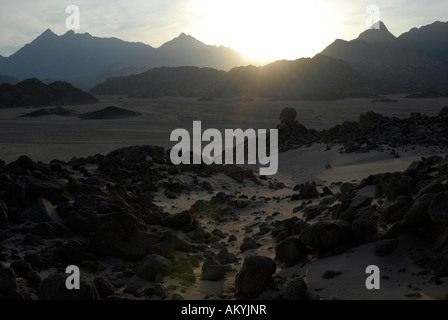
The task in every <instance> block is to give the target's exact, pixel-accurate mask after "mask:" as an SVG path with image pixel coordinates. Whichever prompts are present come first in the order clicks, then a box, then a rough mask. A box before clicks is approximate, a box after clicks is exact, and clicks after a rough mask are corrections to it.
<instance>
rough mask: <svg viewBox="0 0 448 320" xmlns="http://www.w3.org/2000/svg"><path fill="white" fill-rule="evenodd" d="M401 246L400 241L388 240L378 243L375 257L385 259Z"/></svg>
mask: <svg viewBox="0 0 448 320" xmlns="http://www.w3.org/2000/svg"><path fill="white" fill-rule="evenodd" d="M398 244H399V241H398V239H387V240H381V241H378V243H377V244H376V246H375V255H376V256H377V257H385V256H388V255H390V254H391V253H393V252H394V251H395V249H396V248H397V246H398Z"/></svg>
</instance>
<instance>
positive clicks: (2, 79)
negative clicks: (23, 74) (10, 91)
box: [0, 75, 20, 84]
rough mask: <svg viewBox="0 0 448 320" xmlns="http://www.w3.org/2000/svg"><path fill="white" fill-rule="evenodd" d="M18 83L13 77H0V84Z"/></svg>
mask: <svg viewBox="0 0 448 320" xmlns="http://www.w3.org/2000/svg"><path fill="white" fill-rule="evenodd" d="M19 82H20V81H19V80H17V79H16V78H14V77H10V76H3V75H0V84H2V83H9V84H16V83H19Z"/></svg>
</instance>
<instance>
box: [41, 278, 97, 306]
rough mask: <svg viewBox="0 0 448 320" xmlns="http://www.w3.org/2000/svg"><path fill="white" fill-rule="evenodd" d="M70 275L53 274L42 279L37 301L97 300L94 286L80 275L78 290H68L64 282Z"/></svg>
mask: <svg viewBox="0 0 448 320" xmlns="http://www.w3.org/2000/svg"><path fill="white" fill-rule="evenodd" d="M69 276H70V274H59V273H55V274H52V275H50V276H48V277H47V278H46V279H44V280H43V281H42V283H41V285H40V287H39V290H38V297H39V300H98V292H97V290H96V288H95V285H94V284H93V283H92V282H91V281H90V280H89V279H87V278H86V277H84V276H83V275H80V280H79V287H80V288H79V290H77V289H72V290H69V289H67V287H66V280H67V278H68V277H69Z"/></svg>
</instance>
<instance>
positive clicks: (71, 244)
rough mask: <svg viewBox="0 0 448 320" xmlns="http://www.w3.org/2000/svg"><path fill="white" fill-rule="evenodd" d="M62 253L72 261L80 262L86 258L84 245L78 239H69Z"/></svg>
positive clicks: (63, 246)
mask: <svg viewBox="0 0 448 320" xmlns="http://www.w3.org/2000/svg"><path fill="white" fill-rule="evenodd" d="M62 254H63V255H64V257H65V258H66V259H67V260H68V261H69V262H70V263H80V262H82V261H83V260H84V255H85V250H84V246H83V245H82V244H81V243H80V242H79V241H76V240H69V241H67V242H65V243H64V244H63V245H62Z"/></svg>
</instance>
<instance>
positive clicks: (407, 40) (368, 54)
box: [321, 22, 448, 94]
mask: <svg viewBox="0 0 448 320" xmlns="http://www.w3.org/2000/svg"><path fill="white" fill-rule="evenodd" d="M321 54H323V55H326V56H329V57H333V58H336V59H341V60H344V61H346V62H348V63H349V64H350V66H351V67H352V68H353V69H355V70H356V71H358V72H359V73H360V74H361V75H362V76H363V77H365V78H366V79H367V80H369V81H371V82H372V88H374V90H375V91H376V92H379V93H383V94H385V93H403V92H421V91H423V92H427V91H443V90H445V91H446V88H447V87H448V22H445V23H444V22H435V23H433V24H431V25H427V26H424V27H421V28H419V29H417V28H413V29H412V30H410V31H409V32H406V33H404V34H402V35H401V36H399V37H395V36H394V35H393V34H391V33H390V32H389V30H388V29H387V27H386V25H385V24H384V23H383V22H380V23H379V29H375V28H371V29H369V30H366V31H365V32H363V33H361V34H360V35H359V37H358V38H356V39H354V40H352V41H344V40H340V39H338V40H336V41H335V42H333V43H332V44H331V45H330V46H328V47H327V48H326V49H325V50H324V51H322V52H321Z"/></svg>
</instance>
